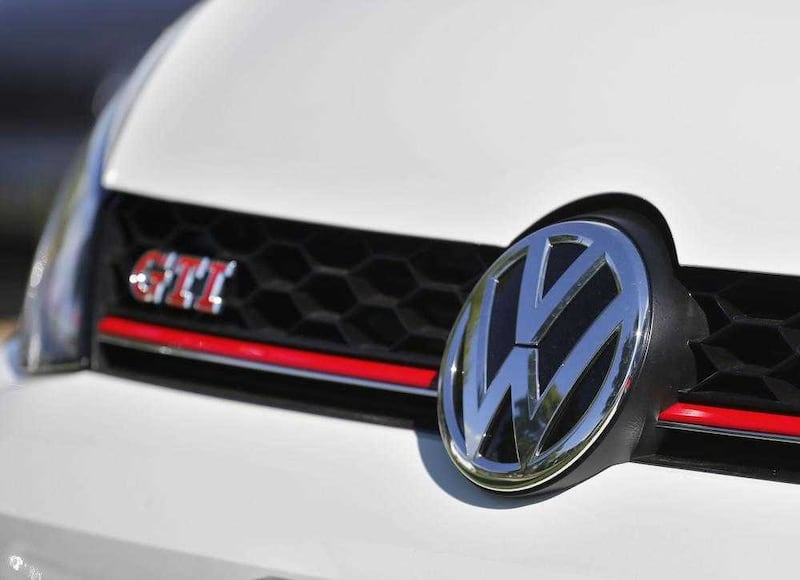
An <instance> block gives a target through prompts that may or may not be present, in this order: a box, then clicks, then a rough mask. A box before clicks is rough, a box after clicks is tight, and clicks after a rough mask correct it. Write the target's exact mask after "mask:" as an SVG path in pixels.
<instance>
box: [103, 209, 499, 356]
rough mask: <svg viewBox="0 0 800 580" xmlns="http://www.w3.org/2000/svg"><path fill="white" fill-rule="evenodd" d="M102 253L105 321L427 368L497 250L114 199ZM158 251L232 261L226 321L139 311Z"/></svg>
mask: <svg viewBox="0 0 800 580" xmlns="http://www.w3.org/2000/svg"><path fill="white" fill-rule="evenodd" d="M99 248H100V266H101V267H100V272H101V275H100V277H99V278H100V279H99V289H98V293H99V297H100V299H99V300H98V303H99V304H100V311H99V312H98V315H99V316H105V315H116V316H124V317H127V318H132V319H136V320H139V321H143V322H151V323H156V324H166V325H169V326H173V327H176V328H184V329H187V330H193V331H197V332H205V333H210V334H216V335H222V336H229V337H233V338H240V339H245V340H253V341H259V342H266V343H278V344H283V345H287V346H294V347H299V348H307V349H313V350H318V351H323V352H332V353H340V354H347V355H350V356H357V357H364V358H371V359H378V360H386V361H391V362H399V363H405V364H414V365H419V366H427V367H437V366H438V365H439V361H440V359H441V355H442V352H443V350H444V344H445V340H446V338H447V335H448V334H449V332H450V327H451V325H452V323H453V322H454V320H455V318H456V315H457V314H458V311H459V309H460V308H461V305H462V303H463V302H464V300H465V298H466V295H467V294H468V293H469V291H470V289H471V288H472V286H473V285H474V284H475V282H476V281H477V280H478V278H479V277H480V276H481V274H482V273H483V272H484V270H485V269H486V268H487V267H488V265H489V264H490V263H491V262H492V261H493V260H494V259H495V258H496V257H497V256H498V255H499V253H500V251H501V250H500V249H498V248H494V247H488V246H480V245H475V244H466V243H456V242H445V241H438V240H430V239H422V238H416V237H408V236H396V235H387V234H378V233H371V232H365V231H358V230H352V229H345V228H336V227H328V226H321V225H313V224H307V223H298V222H293V221H288V220H281V219H274V218H266V217H255V216H251V215H246V214H240V213H233V212H228V211H222V210H216V209H214V210H212V209H207V208H199V207H195V206H190V205H184V204H178V203H173V202H165V201H158V200H152V199H149V198H144V197H139V196H133V195H127V194H114V195H112V197H111V199H110V201H109V204H108V206H107V208H106V210H105V212H104V218H103V224H102V230H101V242H100V245H99ZM151 248H153V249H159V250H173V251H176V252H181V253H186V254H193V255H200V256H208V257H212V258H215V259H221V260H236V262H237V269H236V274H235V276H234V277H233V278H232V279H231V280H230V281H229V282H228V283H227V284H226V287H225V292H224V296H223V298H224V300H225V308H224V310H223V312H222V313H221V314H220V315H219V316H211V315H208V314H203V313H200V312H194V311H182V310H176V309H172V308H168V307H166V306H163V305H159V306H153V305H145V304H141V303H139V302H136V301H135V300H134V299H133V298H132V296H131V295H130V293H129V290H128V283H127V279H128V275H129V273H130V271H131V268H132V266H133V264H134V262H135V261H136V259H137V258H138V257H139V256H140V255H141V254H142V253H143V252H144V251H146V250H148V249H151Z"/></svg>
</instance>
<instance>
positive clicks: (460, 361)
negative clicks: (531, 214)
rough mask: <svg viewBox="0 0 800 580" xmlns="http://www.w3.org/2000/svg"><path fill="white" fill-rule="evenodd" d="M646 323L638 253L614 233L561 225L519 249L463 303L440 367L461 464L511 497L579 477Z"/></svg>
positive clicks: (445, 410) (450, 433) (624, 384)
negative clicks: (579, 467) (579, 472)
mask: <svg viewBox="0 0 800 580" xmlns="http://www.w3.org/2000/svg"><path fill="white" fill-rule="evenodd" d="M650 318H651V314H650V287H649V280H648V276H647V272H646V270H645V266H644V263H643V260H642V257H641V256H640V254H639V251H638V250H637V248H636V246H635V245H634V243H633V242H632V240H631V239H630V238H629V237H628V236H627V235H626V234H624V233H623V232H622V231H621V230H619V229H617V228H616V227H614V226H611V225H609V224H606V223H603V222H599V221H588V220H585V221H572V222H564V223H560V224H556V225H553V226H549V227H545V228H544V229H541V230H539V231H536V232H534V233H532V234H530V235H528V236H527V237H525V238H523V239H522V240H520V241H519V242H517V243H516V244H514V245H513V246H512V247H511V248H510V249H508V250H507V251H506V252H505V253H504V254H503V255H502V256H501V257H500V258H499V259H498V260H497V261H496V262H495V263H494V264H493V265H492V266H491V267H490V268H489V270H488V271H487V272H486V273H485V274H484V276H483V278H481V280H480V281H479V282H478V284H477V285H476V286H475V288H474V289H473V291H472V293H471V294H470V296H469V297H468V298H467V302H466V304H465V305H464V308H463V309H462V311H461V313H460V314H459V317H458V319H457V320H456V324H455V326H454V328H453V331H452V333H451V335H450V339H449V341H448V345H447V349H446V352H445V357H444V359H443V362H442V368H441V372H440V379H439V426H440V430H441V433H442V438H443V440H444V443H445V446H446V448H447V451H448V453H449V455H450V457H451V459H452V460H453V462H454V463H455V465H456V466H457V467H458V468H459V470H460V471H461V472H462V473H463V474H464V475H465V476H466V477H467V478H469V479H470V480H471V481H473V482H474V483H477V484H478V485H480V486H482V487H485V488H488V489H492V490H495V491H505V492H520V491H534V490H538V489H539V488H541V487H543V486H545V485H548V484H550V483H551V482H554V480H556V478H562V477H564V476H565V474H566V473H569V474H570V477H571V478H574V477H579V475H575V472H576V471H580V469H577V465H578V464H579V462H580V461H581V460H582V459H586V458H587V455H586V454H587V452H588V451H589V450H590V448H592V446H593V444H595V442H596V441H597V440H598V438H600V437H601V435H603V434H604V431H605V430H607V429H608V428H609V425H610V424H611V423H612V420H613V419H614V418H615V414H616V413H617V411H618V410H619V409H620V407H621V403H622V402H623V398H624V397H625V396H626V393H627V392H628V390H629V389H631V388H632V387H633V381H634V380H635V377H636V376H637V372H638V370H639V367H640V365H641V363H642V361H643V357H644V352H645V349H646V345H647V340H648V336H649V329H650V323H651V321H650ZM585 463H586V464H589V463H592V462H585ZM593 463H595V464H596V463H597V461H594V462H593ZM585 469H586V470H588V469H589V467H586V468H585ZM562 482H563V480H562Z"/></svg>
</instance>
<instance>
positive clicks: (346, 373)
mask: <svg viewBox="0 0 800 580" xmlns="http://www.w3.org/2000/svg"><path fill="white" fill-rule="evenodd" d="M97 329H98V330H99V331H100V332H101V333H103V334H104V335H106V336H109V337H115V338H122V339H127V340H133V341H136V342H143V343H147V344H153V345H159V346H167V347H171V348H179V349H183V350H189V351H194V352H199V353H207V354H214V355H219V356H227V357H231V358H236V359H240V360H247V361H252V362H257V363H262V364H266V365H271V366H276V367H285V368H290V369H298V370H304V371H309V372H315V373H323V374H330V375H337V376H343V377H351V378H354V379H362V380H369V381H377V382H381V383H391V384H393V385H400V386H405V387H417V388H420V389H432V388H433V386H434V380H435V379H436V370H434V369H427V368H420V367H412V366H405V365H398V364H391V363H383V362H378V361H371V360H364V359H359V358H352V357H347V356H338V355H330V354H323V353H319V352H312V351H307V350H300V349H295V348H287V347H284V346H276V345H271V344H264V343H258V342H248V341H244V340H236V339H232V338H222V337H219V336H212V335H208V334H200V333H197V332H190V331H187V330H178V329H175V328H169V327H166V326H160V325H157V324H148V323H144V322H137V321H135V320H128V319H126V318H118V317H114V316H109V317H106V318H103V319H102V320H101V321H100V323H99V324H98V326H97Z"/></svg>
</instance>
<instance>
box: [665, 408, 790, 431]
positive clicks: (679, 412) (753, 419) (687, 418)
mask: <svg viewBox="0 0 800 580" xmlns="http://www.w3.org/2000/svg"><path fill="white" fill-rule="evenodd" d="M658 420H659V421H664V422H667V423H683V424H686V425H700V426H704V427H715V428H718V429H730V430H733V431H750V432H752V433H764V434H772V435H788V436H794V437H800V417H796V416H794V415H779V414H776V413H762V412H759V411H744V410H741V409H727V408H724V407H711V406H708V405H693V404H689V403H675V404H674V405H672V406H671V407H669V408H668V409H666V410H664V411H662V412H661V414H660V415H659V416H658Z"/></svg>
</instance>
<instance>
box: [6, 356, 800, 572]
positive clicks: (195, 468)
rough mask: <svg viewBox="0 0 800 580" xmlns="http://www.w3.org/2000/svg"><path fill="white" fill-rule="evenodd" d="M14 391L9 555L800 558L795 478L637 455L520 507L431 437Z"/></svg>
mask: <svg viewBox="0 0 800 580" xmlns="http://www.w3.org/2000/svg"><path fill="white" fill-rule="evenodd" d="M0 354H1V353H0ZM4 384H5V386H3V387H0V465H2V466H3V471H4V474H3V477H1V478H0V524H2V522H4V521H6V522H9V521H14V522H17V523H16V524H15V526H16V527H11V528H9V527H6V526H3V527H4V529H5V532H3V533H0V549H2V550H6V551H8V550H9V549H10V548H9V546H12V547H13V546H16V547H18V548H19V547H20V546H22V547H24V548H25V550H27V551H26V552H25V553H26V554H35V555H36V558H37V559H38V560H39V561H44V562H50V563H57V564H61V565H64V564H69V565H70V567H67V568H66V569H67V570H70V571H72V572H73V573H75V574H76V575H78V574H77V573H78V572H79V571H82V572H87V574H88V572H90V571H92V570H96V567H95V568H90V567H88V566H87V567H81V566H80V559H79V558H73V559H65V553H64V548H63V547H64V546H80V549H81V553H82V554H83V553H86V554H90V553H91V548H92V546H94V547H95V548H96V549H97V550H103V549H104V546H110V547H109V548H108V549H113V550H116V552H115V553H119V554H124V555H126V558H127V559H126V558H122V557H121V558H120V559H118V560H115V558H114V557H108V558H106V561H109V562H110V565H112V566H113V563H114V562H116V563H117V565H120V563H124V562H127V561H130V560H131V558H132V555H135V554H137V553H138V554H141V557H143V558H147V557H148V554H149V556H150V557H152V558H153V561H152V562H150V564H148V567H145V568H142V569H143V570H154V569H157V568H156V565H157V563H158V562H161V561H164V562H170V561H171V562H172V563H173V564H174V567H172V568H169V567H165V569H169V570H172V571H173V573H174V576H169V577H177V578H180V577H186V576H187V573H186V570H190V569H194V570H196V569H198V568H202V567H201V566H199V565H198V562H199V563H202V562H209V563H213V567H212V568H209V570H214V571H217V573H218V571H219V570H220V569H221V568H220V565H221V564H220V563H221V562H222V563H224V562H230V563H231V568H230V574H223V575H222V576H218V577H243V576H242V574H241V572H243V571H246V570H253V569H259V570H264V574H263V575H264V576H270V577H275V578H298V577H307V578H337V579H348V580H357V579H361V578H363V579H365V580H375V579H376V578H381V579H397V580H407V579H409V578H464V579H469V578H503V577H508V578H514V577H526V578H527V577H530V576H531V575H536V576H539V577H547V578H548V579H550V578H570V579H574V578H584V577H593V578H609V579H611V578H613V579H615V580H616V579H619V578H642V577H646V578H653V579H657V578H665V579H670V580H672V579H673V578H674V577H675V576H676V575H677V576H680V577H681V578H687V579H690V578H703V579H705V578H709V577H720V578H724V577H756V576H765V575H766V576H769V575H772V576H778V577H783V576H788V575H789V573H790V572H792V571H794V570H795V567H796V557H795V552H796V550H795V544H796V542H795V537H796V534H795V530H796V527H797V521H798V518H800V494H798V492H797V487H796V486H794V485H790V484H780V483H772V482H767V481H759V480H750V479H743V478H736V477H728V476H720V475H712V474H707V473H696V472H691V471H681V470H674V469H668V468H659V467H652V466H645V465H634V464H626V465H621V466H618V467H615V468H612V469H608V470H607V471H605V472H603V473H601V474H600V475H598V476H596V477H594V478H592V479H590V480H588V481H586V482H584V483H582V484H581V485H579V486H577V487H575V488H572V489H570V490H568V491H566V492H564V493H561V494H560V495H557V496H554V497H550V498H547V499H541V500H520V499H518V500H514V499H510V498H507V497H496V496H493V495H490V494H489V493H487V492H484V491H481V490H479V489H477V488H475V487H473V486H472V485H470V484H469V483H467V481H466V480H465V479H464V478H463V477H462V476H461V475H460V474H458V473H457V472H456V470H455V468H454V467H452V466H451V465H450V463H449V460H448V459H447V457H446V455H445V453H444V450H443V449H442V444H441V441H440V440H439V437H438V435H437V434H435V433H420V432H414V431H412V430H408V429H402V428H396V427H386V426H380V425H373V424H367V423H361V422H357V421H349V420H344V419H334V418H328V417H323V416H320V415H315V414H306V413H298V412H293V411H285V410H279V409H276V408H270V407H265V406H258V405H253V404H247V403H239V402H233V401H227V400H222V399H218V398H213V397H206V396H203V395H197V394H191V393H187V392H182V391H178V390H171V389H166V388H162V387H156V386H151V385H145V384H140V383H135V382H132V381H127V380H122V379H116V378H112V377H109V376H104V375H100V374H96V373H93V372H88V371H87V372H82V373H76V374H68V375H62V376H50V377H39V378H35V379H31V380H30V381H28V382H27V384H26V385H25V386H22V387H15V386H9V385H8V383H4ZM35 526H40V527H42V528H46V529H47V530H48V533H47V534H42V533H40V532H41V528H35ZM59 539H61V540H63V542H62V541H59ZM93 542H94V543H93ZM59 546H61V547H59ZM156 549H158V550H156ZM137 550H138V552H137ZM98 557H99V558H101V559H102V557H103V556H102V555H101V556H98ZM193 557H194V558H203V560H193ZM0 564H2V562H0ZM143 565H144V564H143ZM192 566H194V567H192ZM236 566H238V568H237V567H236ZM111 570H112V572H113V568H112V569H111ZM88 576H89V577H128V576H124V575H122V576H120V575H117V574H115V573H109V574H106V575H105V576H102V575H95V574H88ZM157 576H159V577H162V576H160V575H157ZM0 577H5V576H1V574H0ZM143 577H154V576H153V575H151V574H144V576H143ZM163 577H166V576H163ZM198 577H201V576H198ZM202 577H205V576H202ZM208 577H210V576H208ZM252 577H253V578H255V576H252Z"/></svg>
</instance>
